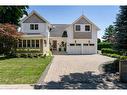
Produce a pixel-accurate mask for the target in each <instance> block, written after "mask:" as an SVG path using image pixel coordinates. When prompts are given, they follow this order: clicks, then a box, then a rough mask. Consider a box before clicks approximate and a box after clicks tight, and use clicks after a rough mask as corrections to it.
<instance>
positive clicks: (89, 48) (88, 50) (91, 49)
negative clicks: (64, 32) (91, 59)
mask: <svg viewBox="0 0 127 95" xmlns="http://www.w3.org/2000/svg"><path fill="white" fill-rule="evenodd" d="M94 53H95V46H94V44H90V45H88V44H83V49H82V54H94Z"/></svg>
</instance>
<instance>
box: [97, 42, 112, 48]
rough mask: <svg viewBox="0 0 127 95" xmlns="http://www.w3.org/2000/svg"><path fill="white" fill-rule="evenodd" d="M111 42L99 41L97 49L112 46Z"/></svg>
mask: <svg viewBox="0 0 127 95" xmlns="http://www.w3.org/2000/svg"><path fill="white" fill-rule="evenodd" d="M112 46H113V45H112V44H111V43H109V42H101V43H98V50H101V49H103V48H112Z"/></svg>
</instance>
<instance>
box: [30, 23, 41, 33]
mask: <svg viewBox="0 0 127 95" xmlns="http://www.w3.org/2000/svg"><path fill="white" fill-rule="evenodd" d="M32 24H33V26H34V27H33V28H34V29H31V25H32ZM35 25H38V29H35ZM29 29H30V30H34V31H36V30H39V24H38V23H30V25H29Z"/></svg>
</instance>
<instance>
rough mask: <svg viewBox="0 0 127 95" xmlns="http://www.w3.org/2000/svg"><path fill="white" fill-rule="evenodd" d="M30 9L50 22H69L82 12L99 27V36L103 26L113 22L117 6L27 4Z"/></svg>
mask: <svg viewBox="0 0 127 95" xmlns="http://www.w3.org/2000/svg"><path fill="white" fill-rule="evenodd" d="M32 10H36V11H37V12H38V13H39V14H40V15H41V16H43V17H44V18H45V19H47V20H48V21H49V22H50V23H51V24H71V23H72V22H73V21H74V20H76V19H77V18H78V17H79V16H81V15H82V13H83V14H84V15H85V16H87V18H89V19H90V20H91V21H92V22H94V23H95V24H96V25H97V26H98V27H99V28H100V29H101V30H100V31H99V32H98V37H99V38H101V37H102V35H103V34H104V30H105V28H106V27H107V26H109V25H111V24H113V22H115V19H116V14H117V13H118V12H119V6H29V9H28V13H29V12H31V11H32ZM82 10H83V11H82Z"/></svg>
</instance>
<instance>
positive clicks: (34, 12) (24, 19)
mask: <svg viewBox="0 0 127 95" xmlns="http://www.w3.org/2000/svg"><path fill="white" fill-rule="evenodd" d="M33 14H36V15H37V16H38V17H39V18H40V19H42V20H43V21H45V22H46V23H49V22H48V21H47V20H46V19H45V18H44V17H42V16H41V15H39V14H38V13H37V12H36V11H34V10H33V11H32V12H31V13H30V14H29V15H28V16H26V17H24V18H23V19H22V20H21V23H23V22H24V21H26V20H27V19H28V18H29V17H31V16H32V15H33ZM49 24H50V23H49Z"/></svg>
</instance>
